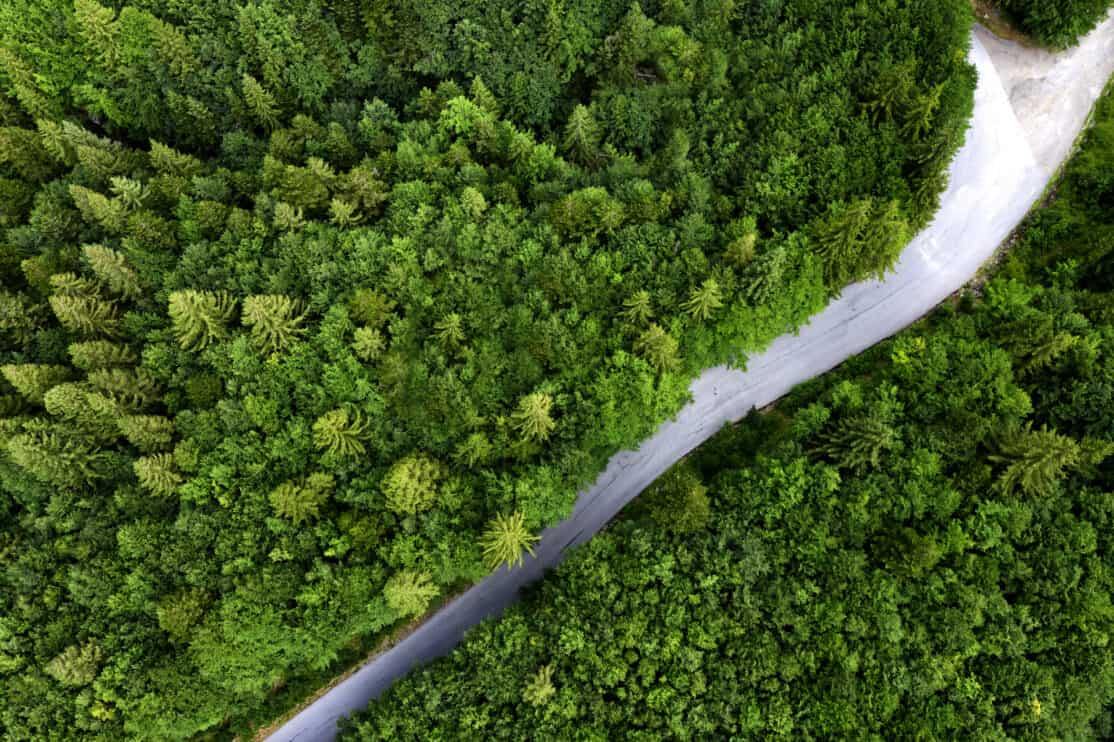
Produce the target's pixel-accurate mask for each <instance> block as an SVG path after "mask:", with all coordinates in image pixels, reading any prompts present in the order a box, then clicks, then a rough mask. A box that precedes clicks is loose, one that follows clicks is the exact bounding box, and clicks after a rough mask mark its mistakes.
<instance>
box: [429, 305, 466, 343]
mask: <svg viewBox="0 0 1114 742" xmlns="http://www.w3.org/2000/svg"><path fill="white" fill-rule="evenodd" d="M433 329H434V337H436V338H437V340H438V342H440V343H441V344H442V345H443V346H445V348H447V349H449V350H452V349H454V348H457V347H459V346H460V345H462V344H463V343H464V321H463V320H462V319H461V316H460V315H459V314H457V313H456V312H450V313H449V314H446V315H445V316H444V317H442V318H441V319H439V320H438V321H437V322H436V323H434V325H433Z"/></svg>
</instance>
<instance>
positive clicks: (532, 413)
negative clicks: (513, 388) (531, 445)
mask: <svg viewBox="0 0 1114 742" xmlns="http://www.w3.org/2000/svg"><path fill="white" fill-rule="evenodd" d="M552 407H553V398H552V397H551V396H549V395H548V394H541V393H539V392H534V393H533V394H527V395H526V396H525V397H523V398H522V399H520V400H518V407H517V408H516V409H515V411H514V415H513V416H512V418H511V420H512V424H513V425H514V427H515V429H516V430H517V431H518V432H519V434H520V435H521V436H522V437H523V439H524V440H527V441H545V440H546V439H548V438H549V436H550V434H551V433H552V432H553V430H554V428H556V427H557V423H556V422H555V421H554V420H553V417H552V416H551V414H550V410H551V409H552Z"/></svg>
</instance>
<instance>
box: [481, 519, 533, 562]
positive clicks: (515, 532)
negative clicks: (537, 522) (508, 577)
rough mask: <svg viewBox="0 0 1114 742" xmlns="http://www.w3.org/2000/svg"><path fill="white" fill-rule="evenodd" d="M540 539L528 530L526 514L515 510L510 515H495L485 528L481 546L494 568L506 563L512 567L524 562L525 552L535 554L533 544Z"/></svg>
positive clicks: (485, 556)
mask: <svg viewBox="0 0 1114 742" xmlns="http://www.w3.org/2000/svg"><path fill="white" fill-rule="evenodd" d="M540 540H541V539H540V538H539V537H538V536H535V535H533V534H531V533H530V532H529V531H528V530H526V516H524V515H523V514H522V512H521V511H515V512H513V513H511V514H510V515H497V516H495V519H494V520H492V521H491V522H490V523H488V525H487V529H486V530H484V533H483V536H482V537H481V538H480V546H481V547H482V548H483V554H484V560H485V561H486V562H487V564H488V566H489V567H491V568H492V569H494V568H496V567H498V566H499V565H500V564H506V565H507V569H510V568H511V567H516V566H518V565H520V564H522V554H523V552H527V553H529V554H530V556H533V555H534V549H533V547H532V546H531V544H533V543H535V542H536V541H540Z"/></svg>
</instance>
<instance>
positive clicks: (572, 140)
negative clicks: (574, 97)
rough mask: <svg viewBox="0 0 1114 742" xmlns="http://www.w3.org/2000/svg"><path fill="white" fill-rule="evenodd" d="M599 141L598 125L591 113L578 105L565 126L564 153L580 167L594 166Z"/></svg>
mask: <svg viewBox="0 0 1114 742" xmlns="http://www.w3.org/2000/svg"><path fill="white" fill-rule="evenodd" d="M600 139H601V133H600V128H599V124H598V123H597V122H596V119H595V117H594V116H592V112H591V111H590V110H588V108H587V107H586V106H583V105H578V106H577V107H576V108H574V109H573V111H572V113H571V114H570V115H569V120H568V122H567V123H566V124H565V138H564V141H563V146H564V149H565V152H566V153H568V155H569V157H570V158H572V159H573V160H574V161H576V162H579V163H580V164H582V165H595V164H596V163H597V162H598V161H599V156H600Z"/></svg>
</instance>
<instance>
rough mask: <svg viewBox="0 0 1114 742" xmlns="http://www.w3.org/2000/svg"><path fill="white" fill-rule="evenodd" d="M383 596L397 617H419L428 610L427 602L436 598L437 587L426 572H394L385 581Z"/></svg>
mask: <svg viewBox="0 0 1114 742" xmlns="http://www.w3.org/2000/svg"><path fill="white" fill-rule="evenodd" d="M383 596H384V597H385V598H386V599H387V605H388V606H390V607H391V610H393V611H395V612H396V613H398V615H399V616H402V617H404V618H408V617H410V616H420V615H422V614H423V613H425V612H426V610H427V609H428V608H429V602H430V601H431V600H433V599H434V598H435V597H437V586H436V585H434V584H433V581H432V578H431V577H430V575H429V573H428V572H418V571H416V570H410V569H408V570H403V571H402V572H396V573H395V574H394V575H392V576H391V579H389V580H387V584H386V585H385V586H384V587H383Z"/></svg>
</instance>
